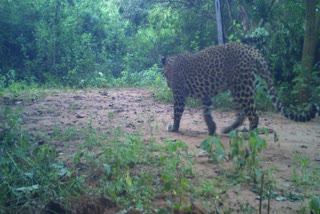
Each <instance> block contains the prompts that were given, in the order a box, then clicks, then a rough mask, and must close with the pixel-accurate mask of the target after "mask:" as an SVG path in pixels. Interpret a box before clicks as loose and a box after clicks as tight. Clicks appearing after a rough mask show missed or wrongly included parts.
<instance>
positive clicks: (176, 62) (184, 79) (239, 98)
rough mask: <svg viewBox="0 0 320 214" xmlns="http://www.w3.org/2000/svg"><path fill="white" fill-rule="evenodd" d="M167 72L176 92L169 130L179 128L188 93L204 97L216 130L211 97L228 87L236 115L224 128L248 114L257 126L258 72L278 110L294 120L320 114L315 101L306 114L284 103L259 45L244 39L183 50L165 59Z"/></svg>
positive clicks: (233, 126) (211, 130) (209, 122)
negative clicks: (256, 90) (202, 48)
mask: <svg viewBox="0 0 320 214" xmlns="http://www.w3.org/2000/svg"><path fill="white" fill-rule="evenodd" d="M162 64H163V70H164V75H165V77H166V79H167V82H168V86H169V87H170V88H171V89H172V91H173V95H174V123H173V125H172V126H170V127H169V131H173V132H176V131H178V130H179V126H180V120H181V117H182V114H183V111H184V106H185V100H186V98H187V97H191V98H197V99H201V100H202V103H203V115H204V120H205V122H206V124H207V126H208V130H209V135H213V134H214V133H215V131H216V124H215V122H214V121H213V118H212V115H211V111H212V101H211V98H212V97H213V96H215V95H217V94H219V93H221V92H224V91H226V90H230V91H231V95H232V97H233V102H234V106H235V109H236V110H237V112H238V113H237V119H236V121H235V122H234V123H233V124H231V125H230V126H228V127H226V128H224V129H223V132H224V133H228V132H230V131H231V130H233V129H236V128H237V127H238V126H240V125H241V124H242V123H243V121H244V120H245V118H246V117H248V119H249V122H250V129H255V128H257V127H258V122H259V117H258V115H257V113H256V106H255V99H254V98H255V85H256V84H255V82H256V75H260V76H261V77H262V78H263V79H264V80H265V81H266V83H267V87H268V93H269V96H270V98H271V100H272V103H273V105H274V107H275V108H276V110H277V111H280V112H281V113H282V114H283V115H284V116H285V117H287V118H289V119H291V120H294V121H301V122H305V121H309V120H311V119H313V118H315V117H316V116H319V107H318V106H317V105H315V104H314V105H312V107H311V108H310V110H309V111H308V112H307V113H304V114H298V113H295V112H293V111H291V110H289V109H287V108H285V107H283V105H282V104H281V102H280V100H279V98H278V96H277V93H276V90H275V88H274V85H273V80H272V78H271V74H270V72H269V69H268V65H267V62H266V60H265V59H264V57H263V56H262V55H261V54H260V53H259V51H257V50H256V49H254V48H252V47H250V46H248V45H245V44H241V43H228V44H224V45H218V46H212V47H209V48H207V49H204V50H202V51H200V52H198V53H194V54H191V53H189V52H184V53H181V54H178V55H175V56H172V57H169V58H163V59H162Z"/></svg>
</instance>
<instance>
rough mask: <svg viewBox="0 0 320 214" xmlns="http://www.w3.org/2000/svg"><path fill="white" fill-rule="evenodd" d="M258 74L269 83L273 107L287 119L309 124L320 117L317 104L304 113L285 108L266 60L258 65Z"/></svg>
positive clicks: (319, 109)
mask: <svg viewBox="0 0 320 214" xmlns="http://www.w3.org/2000/svg"><path fill="white" fill-rule="evenodd" d="M261 62H262V63H261ZM258 74H259V75H261V76H262V78H263V79H264V80H265V81H266V83H267V87H268V94H269V96H270V98H271V101H272V104H273V106H274V107H275V109H276V110H277V111H279V112H281V114H283V115H284V116H285V117H286V118H288V119H290V120H294V121H296V122H307V121H310V120H312V119H314V118H315V117H318V116H319V115H320V108H319V106H318V105H317V104H312V105H311V106H310V107H309V109H308V110H306V111H305V112H303V113H297V112H295V111H293V110H291V109H289V108H286V107H284V106H283V104H282V102H281V101H280V99H279V97H278V95H277V92H276V90H275V87H274V83H273V80H272V78H271V74H270V71H269V68H268V65H267V63H266V61H265V60H262V61H260V63H259V65H258Z"/></svg>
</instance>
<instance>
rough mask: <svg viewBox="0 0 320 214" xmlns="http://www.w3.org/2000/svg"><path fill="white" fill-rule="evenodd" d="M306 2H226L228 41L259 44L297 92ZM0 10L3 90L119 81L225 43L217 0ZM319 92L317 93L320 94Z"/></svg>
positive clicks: (29, 4)
mask: <svg viewBox="0 0 320 214" xmlns="http://www.w3.org/2000/svg"><path fill="white" fill-rule="evenodd" d="M318 6H319V5H318ZM305 7H306V6H305V3H304V2H303V1H291V0H284V1H269V0H250V1H249V0H243V1H231V0H228V1H223V2H222V8H221V9H222V16H223V31H224V39H225V42H228V41H242V42H245V43H249V44H251V45H254V46H256V47H257V48H259V49H260V50H261V51H262V52H263V53H264V54H265V56H266V57H267V58H268V60H269V62H270V67H271V68H272V71H273V72H274V77H275V79H276V82H277V84H279V86H281V87H282V88H283V89H285V90H287V89H288V88H289V89H294V90H295V91H296V93H297V90H298V88H294V86H296V85H297V84H290V83H291V82H292V81H293V80H294V81H295V82H299V81H300V82H301V79H304V78H306V77H305V76H301V75H299V73H301V70H303V68H301V66H299V65H300V63H301V55H302V47H303V38H304V31H305V30H304V29H305V27H304V26H305V22H306V18H305V13H306V11H305ZM0 11H1V15H0V28H1V35H0V44H1V49H0V75H1V76H0V83H1V86H2V87H6V86H8V85H10V81H13V80H14V81H17V80H19V81H21V80H23V81H26V82H28V83H30V82H37V83H41V84H55V85H69V86H73V87H79V86H80V87H85V86H100V87H101V86H111V85H112V84H110V83H109V82H111V79H113V78H114V77H116V78H117V77H120V76H122V75H123V74H128V73H135V72H142V71H145V70H148V69H149V68H151V67H152V66H154V65H155V64H158V63H159V61H160V60H159V58H160V56H161V55H170V54H175V53H178V52H180V51H184V50H188V51H198V50H201V49H203V48H205V47H208V46H210V45H214V44H215V43H216V41H217V36H216V35H217V32H216V22H215V11H214V1H203V0H197V1H185V0H183V1H175V0H160V1H144V0H131V1H125V0H109V1H104V0H95V1H93V0H82V1H80V0H39V1H31V0H16V1H10V0H5V1H1V3H0ZM317 11H318V10H317ZM317 13H318V12H317ZM316 15H317V16H318V17H319V14H316ZM317 20H319V18H318V19H317ZM317 41H319V34H318V37H317ZM318 44H319V42H318ZM319 58H320V55H319V48H318V49H317V57H316V59H319ZM315 71H319V68H317V67H316V66H315ZM318 73H319V72H315V73H314V76H313V77H312V78H311V79H313V80H314V79H315V78H314V77H317V78H318V77H319V74H318ZM101 76H103V77H104V78H105V79H106V80H107V81H105V82H104V83H103V84H101V81H100V82H99V80H100V79H101ZM308 78H310V77H308ZM97 80H98V83H97V82H96V81H97ZM317 84H318V82H317V81H313V82H311V86H314V85H317ZM300 85H301V84H300ZM313 89H314V87H313ZM294 90H293V91H294ZM319 90H320V89H319V88H317V89H316V90H313V91H314V98H316V97H317V94H318V92H319Z"/></svg>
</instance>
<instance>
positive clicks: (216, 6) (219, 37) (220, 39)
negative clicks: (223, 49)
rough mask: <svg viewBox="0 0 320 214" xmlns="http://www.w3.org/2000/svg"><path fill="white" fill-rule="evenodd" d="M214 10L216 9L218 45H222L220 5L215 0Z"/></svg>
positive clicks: (218, 1) (217, 0) (218, 0)
mask: <svg viewBox="0 0 320 214" xmlns="http://www.w3.org/2000/svg"><path fill="white" fill-rule="evenodd" d="M215 8H216V21H217V33H218V44H223V32H222V20H221V5H220V0H215Z"/></svg>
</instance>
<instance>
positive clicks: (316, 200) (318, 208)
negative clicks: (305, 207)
mask: <svg viewBox="0 0 320 214" xmlns="http://www.w3.org/2000/svg"><path fill="white" fill-rule="evenodd" d="M309 208H310V210H311V211H312V212H313V213H314V214H320V197H319V196H313V197H312V199H311V201H310V202H309Z"/></svg>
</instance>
